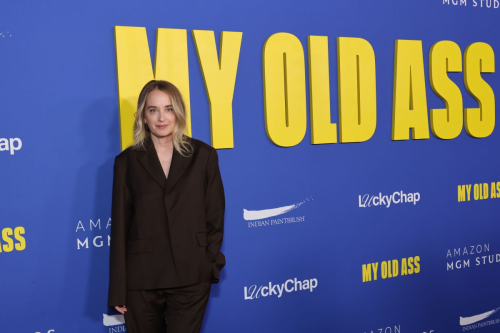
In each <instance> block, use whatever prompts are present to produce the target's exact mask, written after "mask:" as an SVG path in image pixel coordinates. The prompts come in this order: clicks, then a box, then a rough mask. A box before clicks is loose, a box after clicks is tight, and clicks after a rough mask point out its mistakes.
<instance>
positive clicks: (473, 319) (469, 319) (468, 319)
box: [460, 308, 500, 326]
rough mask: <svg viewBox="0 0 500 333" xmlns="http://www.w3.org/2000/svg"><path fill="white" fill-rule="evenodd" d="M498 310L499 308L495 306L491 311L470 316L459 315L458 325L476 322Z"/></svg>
mask: <svg viewBox="0 0 500 333" xmlns="http://www.w3.org/2000/svg"><path fill="white" fill-rule="evenodd" d="M498 310H500V308H496V309H495V310H491V311H488V312H485V313H481V314H478V315H475V316H471V317H460V325H461V326H466V325H470V324H474V323H477V322H478V321H481V320H484V319H486V318H488V317H489V316H491V315H493V314H495V313H496V312H497V311H498Z"/></svg>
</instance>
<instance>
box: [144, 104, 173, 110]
mask: <svg viewBox="0 0 500 333" xmlns="http://www.w3.org/2000/svg"><path fill="white" fill-rule="evenodd" d="M165 106H166V107H169V106H170V107H172V105H165ZM156 107H157V106H154V105H150V106H148V109H151V108H156Z"/></svg>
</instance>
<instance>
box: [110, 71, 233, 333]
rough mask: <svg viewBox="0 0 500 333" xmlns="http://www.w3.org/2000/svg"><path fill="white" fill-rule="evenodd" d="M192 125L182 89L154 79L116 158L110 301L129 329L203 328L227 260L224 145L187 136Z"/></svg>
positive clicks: (142, 96) (132, 331)
mask: <svg viewBox="0 0 500 333" xmlns="http://www.w3.org/2000/svg"><path fill="white" fill-rule="evenodd" d="M185 126H186V114H185V107H184V102H183V100H182V96H181V94H180V92H179V90H178V89H177V88H176V87H175V86H174V85H173V84H171V83H169V82H166V81H155V80H153V81H150V82H148V83H147V84H146V85H145V86H144V88H143V89H142V91H141V93H140V95H139V101H138V107H137V113H136V120H135V123H134V141H135V143H134V145H133V146H131V147H129V148H127V149H125V150H124V151H123V152H122V153H121V154H119V155H118V156H116V158H115V165H114V176H113V203H112V213H111V218H112V227H111V249H110V281H109V296H108V306H110V307H115V308H116V310H118V311H119V312H120V313H122V314H124V316H125V324H126V326H127V332H129V333H136V332H144V333H155V332H165V331H166V328H167V329H168V333H175V332H182V333H186V332H199V331H200V328H201V323H202V320H203V315H204V313H205V308H206V305H207V302H208V297H209V294H210V287H211V283H217V282H218V281H219V272H220V270H221V269H222V267H223V266H224V265H225V257H224V255H223V254H222V252H220V247H221V244H222V237H223V228H224V227H223V225H224V206H225V199H224V188H223V185H222V179H221V176H220V171H219V165H218V155H217V151H216V150H215V149H214V148H212V147H211V146H209V145H207V144H206V143H204V142H202V141H199V140H196V139H193V138H189V137H187V136H185V135H184V134H183V133H184V129H185ZM165 320H166V321H167V325H165ZM166 326H167V327H166Z"/></svg>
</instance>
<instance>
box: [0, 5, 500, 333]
mask: <svg viewBox="0 0 500 333" xmlns="http://www.w3.org/2000/svg"><path fill="white" fill-rule="evenodd" d="M456 3H457V5H454V4H453V2H452V1H450V2H449V3H447V2H446V1H444V2H443V0H420V1H416V0H413V1H397V0H387V1H364V0H361V1H350V2H347V1H306V2H304V1H262V0H254V1H246V2H245V1H243V2H241V1H222V0H215V1H209V2H207V1H177V2H172V1H159V0H155V1H151V0H147V1H144V0H142V1H135V0H126V1H96V0H88V1H85V2H71V1H70V2H68V1H61V0H48V1H37V2H34V1H27V0H17V1H4V2H3V3H2V4H1V10H0V32H1V36H0V59H1V61H0V99H1V101H2V122H1V125H0V138H5V139H6V140H3V141H0V161H1V165H2V168H1V173H0V182H1V184H2V186H1V193H2V196H1V200H0V207H1V209H0V230H2V236H1V238H0V250H1V252H0V267H1V274H0V290H1V295H2V297H1V299H2V301H1V302H0V313H1V315H0V318H1V320H0V332H6V333H11V332H43V333H45V332H103V333H105V332H106V333H107V332H109V333H111V332H122V331H124V326H123V325H122V324H120V320H121V318H120V316H116V315H117V314H118V313H117V312H115V311H114V310H111V309H108V308H107V307H106V300H107V288H108V263H109V247H108V235H109V231H110V228H109V226H108V223H110V221H109V219H110V214H111V212H110V203H111V185H112V169H113V168H112V167H113V158H114V156H115V155H117V154H118V153H119V152H120V130H119V112H118V95H117V77H116V59H115V39H114V27H115V26H137V27H146V29H147V34H148V40H149V41H150V42H149V46H150V48H151V54H152V55H154V48H155V44H154V42H153V41H154V40H155V38H156V29H157V28H177V29H186V30H187V31H188V55H189V59H190V61H189V73H190V76H189V78H190V90H191V110H192V129H193V136H194V137H196V138H198V139H200V140H203V141H205V142H207V143H210V116H209V103H208V99H207V95H206V91H205V88H204V83H203V77H202V75H201V70H200V65H199V63H198V61H197V55H196V49H195V46H194V42H193V38H192V35H191V33H190V32H191V31H192V30H212V31H214V32H215V36H216V40H217V43H219V41H220V40H219V38H220V32H222V31H239V32H243V38H242V44H241V52H240V58H239V65H238V72H237V77H236V85H235V91H234V98H233V125H234V148H233V149H224V150H219V151H218V153H219V159H220V161H219V163H220V169H221V174H222V177H223V181H224V185H225V191H226V207H227V208H226V214H225V238H224V244H223V248H222V250H223V252H224V253H225V254H226V259H227V266H226V267H225V268H224V270H223V272H222V276H221V281H220V283H219V284H218V285H214V286H213V289H212V296H211V300H210V303H209V307H208V309H207V313H206V320H205V323H204V329H203V331H204V332H234V331H236V330H237V331H238V332H353V333H363V332H386V333H389V332H390V333H394V332H405V333H406V332H408V333H410V332H431V331H433V332H435V333H437V332H446V333H448V332H462V331H465V330H471V331H475V330H477V332H482V333H487V332H498V330H500V325H497V324H498V323H500V313H495V310H496V309H498V308H499V307H500V297H499V296H500V288H499V287H498V279H499V274H500V255H497V254H500V240H499V237H498V235H499V232H500V226H499V224H498V214H499V212H500V209H499V204H500V199H496V198H491V193H490V192H491V187H492V183H495V186H496V182H500V173H499V171H498V170H499V169H498V164H499V162H500V158H499V155H498V151H499V150H498V148H499V143H500V135H499V131H498V129H497V128H495V130H494V131H493V133H492V134H491V135H490V136H488V137H486V138H483V139H476V138H472V137H470V136H469V135H468V134H467V133H466V131H465V129H464V130H463V131H462V133H461V134H460V135H459V136H458V137H457V138H455V139H453V140H440V139H438V138H436V137H435V136H433V135H432V133H431V135H430V138H429V139H428V140H411V139H410V140H408V141H392V140H391V126H392V125H391V122H392V98H393V84H394V77H393V73H394V47H395V41H396V40H397V39H407V40H421V41H422V44H423V54H424V65H425V70H426V72H425V75H426V92H427V103H428V107H429V109H431V108H443V107H444V102H443V101H442V100H441V99H440V98H439V97H438V96H437V95H436V94H435V93H434V92H433V91H432V89H431V86H430V83H429V72H428V69H429V61H428V59H429V51H430V48H431V46H432V45H433V44H434V43H436V42H438V41H442V40H451V41H454V42H456V43H457V44H458V45H459V46H460V48H461V50H462V54H463V53H464V51H465V48H466V47H467V46H468V45H470V44H472V43H475V42H484V43H487V44H489V45H490V46H491V47H492V49H493V50H494V51H495V53H496V54H499V53H500V37H499V35H498V19H499V15H500V8H495V6H496V7H498V3H497V2H495V1H484V0H483V1H481V0H477V1H473V0H468V1H466V2H462V4H461V5H460V2H459V1H456ZM474 4H476V6H474ZM487 5H490V8H488V7H487ZM277 32H288V33H291V34H293V35H295V36H297V37H298V38H299V39H300V41H301V42H302V45H303V48H304V50H305V58H306V78H307V77H308V76H307V75H308V74H307V36H310V35H317V36H328V37H329V50H330V85H331V87H330V90H331V106H332V107H331V110H332V112H331V117H332V122H335V123H338V107H337V105H338V94H337V80H336V78H337V66H336V38H337V37H359V38H364V39H366V40H367V41H369V42H370V44H371V45H372V47H373V49H374V53H375V58H376V73H377V77H376V85H377V127H376V131H375V134H374V135H373V137H372V138H371V139H370V140H368V141H366V142H363V143H350V144H341V143H337V144H325V145H313V144H311V139H310V137H311V133H310V115H309V104H308V109H307V113H308V116H307V117H308V127H307V133H306V136H305V137H304V139H303V140H302V142H301V143H300V144H298V145H296V146H294V147H289V148H283V147H279V146H277V145H275V144H273V143H272V142H271V140H270V139H269V138H268V137H267V134H266V130H265V120H264V99H263V98H264V96H263V78H262V50H263V46H264V42H265V41H266V39H267V38H268V37H269V36H271V35H273V34H275V33H277ZM449 77H450V78H451V79H452V80H453V81H454V82H455V83H456V84H457V85H458V87H459V88H460V91H461V92H462V96H463V103H464V107H468V108H471V107H477V105H478V104H477V102H476V100H475V99H474V98H473V97H472V96H470V95H469V94H468V93H467V91H466V89H465V86H464V82H463V73H450V74H449ZM483 78H484V80H485V81H486V82H487V83H488V84H489V85H490V86H491V88H492V89H493V91H494V92H495V94H496V95H497V94H498V92H499V90H500V79H499V78H498V75H497V74H496V73H491V74H483ZM306 84H307V85H308V83H306ZM307 98H308V103H309V93H308V95H307ZM16 138H17V139H18V140H15V139H16ZM21 144H22V146H21ZM11 148H12V149H11ZM483 183H486V184H488V193H489V198H488V199H484V200H474V187H476V191H478V189H479V185H475V184H483ZM460 185H471V200H470V201H465V202H459V200H458V198H457V192H458V189H459V186H460ZM481 186H483V185H481ZM401 191H402V192H403V193H404V194H409V193H412V194H414V193H415V194H416V193H418V198H419V201H417V202H407V203H399V204H395V203H392V204H391V205H390V206H389V207H384V206H375V205H372V206H370V207H360V206H362V205H363V200H364V199H365V198H370V197H371V196H376V197H382V196H386V195H387V196H390V195H392V194H393V193H395V192H399V193H401ZM478 193H479V192H478ZM365 195H367V196H366V197H365ZM397 197H398V195H396V196H394V198H397ZM376 201H377V200H375V202H376ZM360 202H361V204H360ZM372 203H373V201H372ZM292 205H294V206H292ZM285 206H292V207H289V208H288V209H289V210H288V211H286V209H283V211H286V212H285V213H282V214H281V215H277V216H274V217H266V218H260V219H256V220H254V219H252V214H249V215H244V210H251V211H262V210H265V209H272V208H279V207H285ZM290 209H291V210H290ZM253 214H257V215H258V214H263V212H260V213H258V212H254V213H253ZM249 216H250V217H249ZM410 257H411V258H413V259H414V260H417V261H418V266H416V267H415V269H416V270H415V271H414V273H413V274H407V275H402V266H403V265H404V262H403V260H402V259H403V258H410ZM417 257H418V258H417ZM492 258H493V259H492ZM392 260H396V262H397V263H398V271H399V273H398V276H395V277H392V278H389V277H386V278H385V279H384V278H383V273H384V274H385V272H388V269H387V266H386V264H385V263H383V262H384V261H385V262H386V261H390V266H391V267H392V265H393V263H392ZM491 261H492V262H491ZM467 262H468V263H469V265H467ZM372 263H376V267H377V269H378V271H377V274H375V275H374V276H377V280H374V279H372V281H365V282H363V277H364V275H363V265H367V264H372ZM478 263H479V264H478ZM374 266H375V265H374ZM417 267H418V269H417ZM366 269H367V266H365V270H366ZM365 273H366V271H365ZM391 273H392V275H395V274H394V270H392V271H391ZM387 274H389V273H387ZM365 277H366V276H365ZM290 279H291V280H292V281H291V282H290V281H289V280H290ZM294 279H297V281H301V282H302V283H303V284H302V287H303V289H306V290H300V288H299V287H300V285H299V284H298V283H296V282H295V280H294ZM305 280H307V282H304V281H305ZM306 285H308V288H304V287H305V286H306ZM262 286H264V287H267V288H269V287H270V286H271V289H272V290H273V291H274V292H273V293H272V294H268V293H266V289H265V288H261V287H262ZM313 286H314V287H313ZM282 288H283V289H282ZM279 290H282V292H281V293H280V292H279ZM266 295H267V296H266ZM257 296H258V297H257ZM478 315H479V317H474V316H478ZM461 317H462V321H461V319H460V318H461Z"/></svg>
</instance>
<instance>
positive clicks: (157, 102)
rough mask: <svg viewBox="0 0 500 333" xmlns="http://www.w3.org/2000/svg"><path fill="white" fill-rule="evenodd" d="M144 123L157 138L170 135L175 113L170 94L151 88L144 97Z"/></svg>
mask: <svg viewBox="0 0 500 333" xmlns="http://www.w3.org/2000/svg"><path fill="white" fill-rule="evenodd" d="M144 123H146V124H147V125H148V127H149V130H150V131H151V135H152V136H153V135H154V136H156V137H157V138H164V137H168V136H171V135H172V133H173V131H174V126H175V113H174V108H173V106H172V101H171V100H170V96H168V94H167V93H166V92H164V91H162V90H158V89H156V90H153V91H151V92H150V93H149V94H148V97H147V98H146V106H145V108H144Z"/></svg>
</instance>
